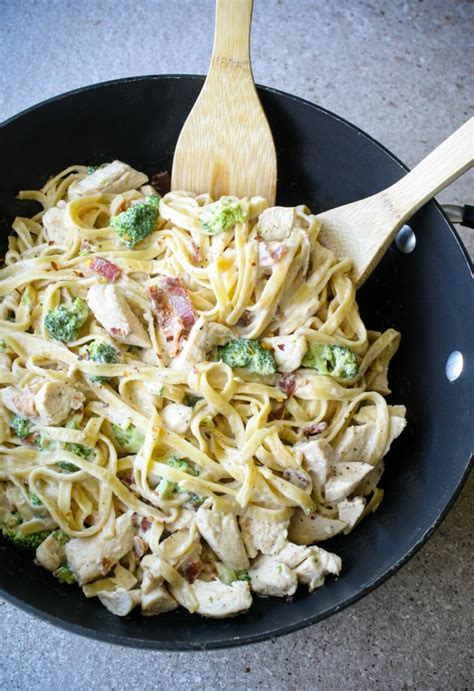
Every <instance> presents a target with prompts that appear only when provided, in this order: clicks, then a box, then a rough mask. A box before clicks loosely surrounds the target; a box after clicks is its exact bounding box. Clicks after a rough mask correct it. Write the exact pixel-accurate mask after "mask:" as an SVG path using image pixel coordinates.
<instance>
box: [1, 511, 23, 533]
mask: <svg viewBox="0 0 474 691" xmlns="http://www.w3.org/2000/svg"><path fill="white" fill-rule="evenodd" d="M20 523H21V516H20V514H18V513H16V511H2V514H1V519H0V530H3V529H4V528H16V527H17V526H19V525H20Z"/></svg>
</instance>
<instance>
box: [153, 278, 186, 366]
mask: <svg viewBox="0 0 474 691" xmlns="http://www.w3.org/2000/svg"><path fill="white" fill-rule="evenodd" d="M148 296H149V298H150V301H151V305H152V310H153V315H154V317H155V321H156V323H157V325H158V327H159V328H160V329H161V330H162V331H163V332H164V333H163V336H164V338H165V340H166V341H167V342H169V343H170V344H171V345H170V348H169V351H170V352H169V355H170V356H171V357H173V356H174V355H176V353H177V352H178V350H179V341H180V339H181V338H182V337H186V336H187V335H188V334H189V332H190V330H191V328H192V326H193V324H194V323H195V321H196V312H195V310H194V307H193V304H192V302H191V299H190V297H189V295H188V291H187V290H186V288H185V287H184V285H183V282H182V281H181V279H180V278H174V277H172V276H163V277H162V278H160V279H159V280H158V284H157V285H156V286H152V287H151V288H149V289H148Z"/></svg>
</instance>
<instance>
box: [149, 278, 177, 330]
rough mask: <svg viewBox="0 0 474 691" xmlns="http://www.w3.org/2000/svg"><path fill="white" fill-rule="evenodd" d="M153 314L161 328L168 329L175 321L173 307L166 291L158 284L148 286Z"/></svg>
mask: <svg viewBox="0 0 474 691" xmlns="http://www.w3.org/2000/svg"><path fill="white" fill-rule="evenodd" d="M148 297H149V298H150V301H151V307H152V310H153V316H154V317H155V321H156V323H157V324H158V326H159V327H160V329H166V328H167V327H169V326H170V325H171V323H172V321H173V307H172V305H171V303H170V301H169V300H168V296H167V295H166V293H165V291H164V290H162V289H161V288H157V287H156V286H152V287H151V288H148Z"/></svg>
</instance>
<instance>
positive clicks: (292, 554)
mask: <svg viewBox="0 0 474 691" xmlns="http://www.w3.org/2000/svg"><path fill="white" fill-rule="evenodd" d="M311 549H312V548H311V547H307V546H306V545H295V544H293V543H292V542H286V543H285V545H284V547H283V549H282V550H280V552H279V553H278V555H277V557H278V559H279V560H280V561H281V562H282V563H283V564H286V565H287V566H289V567H290V569H294V568H295V566H298V564H301V562H302V561H304V560H305V559H306V557H308V556H309V555H310V554H311Z"/></svg>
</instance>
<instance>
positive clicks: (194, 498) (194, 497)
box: [188, 492, 206, 509]
mask: <svg viewBox="0 0 474 691" xmlns="http://www.w3.org/2000/svg"><path fill="white" fill-rule="evenodd" d="M188 501H189V502H190V503H191V504H192V505H193V506H194V507H195V508H196V509H197V508H199V507H200V506H201V505H202V504H204V502H205V501H206V497H201V496H200V495H199V494H195V493H194V492H190V493H189V498H188Z"/></svg>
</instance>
